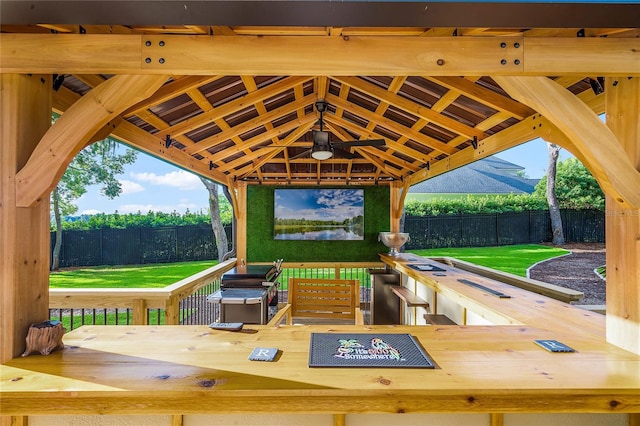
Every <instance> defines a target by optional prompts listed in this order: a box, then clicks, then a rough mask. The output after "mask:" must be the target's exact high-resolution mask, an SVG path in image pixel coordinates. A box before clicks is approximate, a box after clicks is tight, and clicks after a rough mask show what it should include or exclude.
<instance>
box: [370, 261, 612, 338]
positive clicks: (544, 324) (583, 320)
mask: <svg viewBox="0 0 640 426" xmlns="http://www.w3.org/2000/svg"><path fill="white" fill-rule="evenodd" d="M380 258H381V260H382V261H383V262H384V263H386V264H387V265H389V266H390V267H391V268H393V269H395V270H397V271H398V272H401V273H403V274H405V275H407V276H409V277H411V278H413V279H415V280H416V281H418V282H420V283H422V284H424V285H426V286H427V287H429V288H431V289H433V290H435V291H437V292H438V293H440V294H442V295H443V296H446V297H448V298H449V299H451V300H453V301H455V302H456V303H458V304H459V305H461V306H463V307H465V308H467V309H469V310H471V311H473V312H474V313H476V314H478V315H480V316H482V317H484V318H486V319H487V320H489V321H490V322H492V323H494V324H500V325H508V324H512V325H525V324H526V325H530V326H535V327H538V328H544V329H547V330H552V331H558V332H568V333H574V334H576V335H585V334H586V335H591V336H595V337H598V338H601V339H604V338H605V332H606V318H605V316H604V315H602V314H598V313H595V312H590V311H587V310H584V309H580V308H578V307H576V306H573V305H570V304H567V303H564V302H560V301H558V300H555V299H552V298H550V297H547V296H543V295H540V294H537V293H533V292H530V291H527V290H523V289H521V288H518V287H514V286H512V285H509V284H505V283H502V282H500V281H496V280H493V279H491V278H485V277H482V276H481V275H478V274H474V273H472V272H468V271H464V270H462V269H459V268H455V267H452V266H449V265H445V264H443V263H440V262H438V261H435V260H432V259H429V258H425V257H420V256H418V255H415V254H412V253H401V254H400V255H398V256H389V255H386V254H381V255H380ZM424 263H428V264H433V265H435V266H438V267H440V268H442V269H444V272H431V271H418V270H415V269H413V268H411V267H410V266H409V265H410V264H424ZM459 279H468V280H471V281H473V282H475V283H478V284H480V285H482V286H485V287H487V288H490V289H492V290H496V291H499V292H502V293H504V294H506V295H509V296H510V298H508V299H501V298H499V297H497V296H495V295H493V294H490V293H489V292H487V291H484V290H481V289H478V288H475V287H472V286H469V285H466V284H463V283H461V282H460V281H458V280H459Z"/></svg>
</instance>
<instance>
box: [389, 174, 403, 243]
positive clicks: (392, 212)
mask: <svg viewBox="0 0 640 426" xmlns="http://www.w3.org/2000/svg"><path fill="white" fill-rule="evenodd" d="M389 191H390V197H389V198H390V203H391V205H390V206H389V228H390V229H389V231H390V232H400V218H401V217H402V206H401V205H400V203H402V202H403V201H402V200H403V197H402V182H393V183H392V184H391V185H389Z"/></svg>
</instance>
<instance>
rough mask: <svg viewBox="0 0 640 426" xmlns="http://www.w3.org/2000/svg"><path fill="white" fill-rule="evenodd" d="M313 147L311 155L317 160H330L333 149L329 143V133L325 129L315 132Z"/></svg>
mask: <svg viewBox="0 0 640 426" xmlns="http://www.w3.org/2000/svg"><path fill="white" fill-rule="evenodd" d="M313 140H314V143H313V148H312V150H311V156H312V157H313V158H315V159H316V160H328V159H329V158H331V157H333V151H332V150H331V145H330V144H329V133H328V132H323V131H314V132H313Z"/></svg>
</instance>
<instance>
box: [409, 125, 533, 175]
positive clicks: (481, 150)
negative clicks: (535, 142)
mask: <svg viewBox="0 0 640 426" xmlns="http://www.w3.org/2000/svg"><path fill="white" fill-rule="evenodd" d="M534 117H535V116H532V117H529V118H526V119H525V120H523V121H522V122H520V123H518V124H515V125H513V126H511V127H509V128H507V129H505V130H503V131H501V132H499V133H496V134H494V135H491V136H489V137H488V138H486V139H483V140H481V141H479V142H478V149H473V148H471V147H469V148H466V149H463V150H461V151H458V152H457V153H455V154H452V155H450V156H449V157H447V158H446V159H444V160H440V161H436V162H435V163H433V164H431V165H430V167H429V169H422V170H420V171H419V172H417V173H415V174H413V175H411V176H410V177H409V181H410V182H411V185H415V184H416V183H420V182H422V181H423V180H426V179H429V178H432V177H435V176H438V175H441V174H443V173H446V172H448V171H450V170H453V169H456V168H458V167H462V166H464V165H466V164H469V163H472V162H474V161H477V160H480V159H481V158H485V157H488V156H489V155H493V154H497V153H498V152H501V151H504V150H505V149H509V148H513V147H514V146H516V145H520V144H521V143H523V142H528V141H530V140H532V139H535V138H536V137H538V136H539V134H538V128H537V127H536V125H535V119H534ZM489 120H491V118H490V119H489Z"/></svg>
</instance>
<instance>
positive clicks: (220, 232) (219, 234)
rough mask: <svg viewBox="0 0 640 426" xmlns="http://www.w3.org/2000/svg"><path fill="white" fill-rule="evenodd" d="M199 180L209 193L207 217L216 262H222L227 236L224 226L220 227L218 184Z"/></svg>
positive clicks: (207, 180) (227, 244)
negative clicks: (213, 243)
mask: <svg viewBox="0 0 640 426" xmlns="http://www.w3.org/2000/svg"><path fill="white" fill-rule="evenodd" d="M200 180H201V181H202V183H203V184H204V186H205V187H206V188H207V191H209V215H210V216H211V229H212V230H213V236H214V237H215V239H216V247H217V248H218V261H219V262H222V260H223V259H224V257H225V255H226V254H227V247H229V242H228V240H227V234H226V233H225V232H224V226H223V225H222V219H221V214H220V199H219V196H218V184H217V183H215V182H212V181H210V180H209V179H205V178H203V177H202V176H201V177H200ZM225 195H226V193H225Z"/></svg>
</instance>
